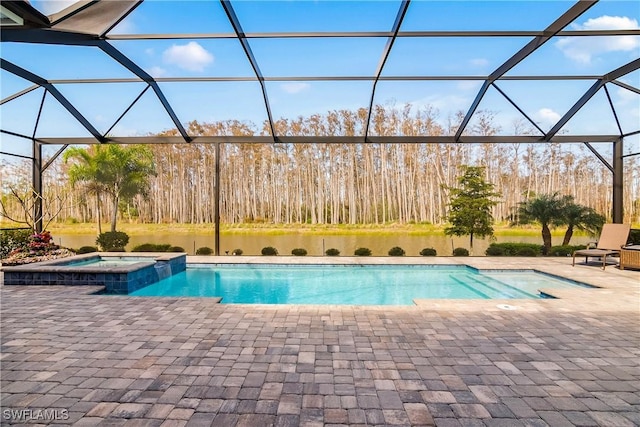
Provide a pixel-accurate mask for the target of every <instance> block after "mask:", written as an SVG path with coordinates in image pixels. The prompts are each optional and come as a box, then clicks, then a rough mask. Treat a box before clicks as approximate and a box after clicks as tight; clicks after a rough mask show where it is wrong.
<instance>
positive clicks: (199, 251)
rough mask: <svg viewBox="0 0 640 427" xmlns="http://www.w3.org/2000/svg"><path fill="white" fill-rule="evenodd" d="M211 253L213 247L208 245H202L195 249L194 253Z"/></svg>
mask: <svg viewBox="0 0 640 427" xmlns="http://www.w3.org/2000/svg"><path fill="white" fill-rule="evenodd" d="M211 254H213V249H211V248H210V247H208V246H203V247H201V248H198V249H197V250H196V255H211Z"/></svg>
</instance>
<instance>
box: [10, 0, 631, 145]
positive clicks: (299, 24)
mask: <svg viewBox="0 0 640 427" xmlns="http://www.w3.org/2000/svg"><path fill="white" fill-rule="evenodd" d="M70 3H73V2H67V1H47V2H44V1H32V4H33V5H34V6H35V7H37V8H38V9H39V10H41V11H42V12H43V13H45V14H50V13H55V12H57V11H59V10H61V9H62V8H64V7H65V6H67V5H68V4H70ZM573 3H574V2H569V1H535V2H525V1H495V2H487V1H440V2H438V1H415V0H414V1H412V3H411V5H410V6H409V10H408V12H407V15H406V17H405V20H404V22H403V25H402V27H401V31H421V30H532V31H535V30H541V29H544V28H545V27H547V26H548V25H549V24H550V23H551V22H553V21H554V20H555V19H556V18H557V17H558V16H560V15H561V14H562V13H563V12H564V11H565V10H567V9H568V8H569V7H570V6H571V5H572V4H573ZM232 4H233V7H234V9H235V11H236V14H237V16H238V18H239V20H240V22H241V24H242V26H243V29H244V31H245V32H247V33H260V32H297V31H389V30H390V29H391V27H392V24H393V21H394V19H395V15H396V12H397V10H398V7H399V4H400V2H399V1H356V2H348V1H342V2H336V1H334V2H327V1H281V2H270V1H234V2H233V3H232ZM639 21H640V6H639V5H638V3H637V2H635V1H626V0H625V1H613V0H602V1H601V2H599V3H598V4H596V5H595V6H593V7H592V8H591V9H590V10H588V11H587V12H586V13H585V14H583V15H582V16H581V17H580V18H579V19H578V20H577V21H576V22H574V23H573V24H571V25H570V26H569V27H568V28H567V29H568V30H581V29H582V30H585V29H587V30H588V29H639V28H640V26H639ZM181 32H185V33H223V34H225V33H226V34H228V33H231V32H232V27H231V25H230V24H229V22H228V20H227V18H226V15H225V14H224V11H223V9H222V7H221V5H220V4H219V2H217V1H204V0H203V1H186V2H184V1H182V2H175V1H145V2H144V3H143V4H142V5H141V6H139V7H138V8H137V9H136V10H135V11H134V12H133V13H132V14H131V15H130V16H129V17H128V18H127V19H125V20H124V21H123V22H122V23H121V24H120V25H119V26H118V27H116V28H115V29H114V31H112V33H111V34H146V33H181ZM529 40H530V37H500V38H498V37H484V38H447V39H444V38H406V37H405V38H399V39H397V41H396V44H395V45H394V48H393V50H392V52H391V54H390V56H389V58H388V60H387V63H386V66H385V68H384V70H383V73H382V75H383V76H386V77H392V76H408V75H428V76H444V75H453V76H486V75H488V74H490V73H491V72H492V71H493V70H494V69H496V68H497V67H499V66H500V65H501V64H502V63H503V62H504V61H505V60H507V59H508V58H509V57H510V56H512V55H513V54H514V53H515V52H517V51H518V50H519V49H520V48H521V47H522V46H524V45H525V44H526V43H527V42H528V41H529ZM112 43H113V45H114V46H115V47H116V48H117V49H119V50H120V51H122V52H123V53H124V54H125V55H126V56H128V57H130V58H131V59H132V60H134V61H135V62H137V63H138V64H139V65H140V66H141V67H142V68H143V69H145V70H146V71H147V72H148V73H150V74H151V75H153V76H156V77H199V76H202V77H211V76H214V77H229V76H241V77H252V76H253V71H252V69H251V67H250V65H249V62H248V61H247V59H246V56H245V55H244V52H243V51H242V48H241V46H240V44H239V43H238V42H237V40H234V39H222V40H205V39H183V40H145V41H113V42H112ZM249 43H250V45H251V48H252V50H253V52H254V55H255V58H256V60H257V61H258V63H259V65H260V68H261V71H262V73H263V75H265V76H267V77H285V78H286V77H295V76H327V77H330V76H371V75H373V74H374V73H375V70H376V68H377V66H378V62H379V60H380V55H381V52H382V49H383V47H384V45H385V43H386V39H385V38H334V39H322V40H321V39H313V38H294V39H275V40H274V39H250V40H249ZM0 48H1V54H2V57H3V58H5V59H7V60H9V61H11V62H14V63H15V64H17V65H19V66H21V67H23V68H26V69H28V70H30V71H32V72H34V73H36V74H38V75H40V76H42V77H44V78H47V79H72V78H119V77H124V78H131V77H134V75H133V74H131V73H130V72H129V71H128V70H127V69H125V68H124V67H122V66H120V65H119V64H117V63H115V62H114V61H112V60H111V59H110V58H109V57H107V56H106V55H105V54H103V53H102V52H101V51H99V50H98V49H94V48H83V47H66V46H42V45H21V44H15V43H2V45H1V46H0ZM639 56H640V36H624V37H607V38H593V37H562V38H554V39H553V40H551V41H549V42H548V43H547V44H545V45H544V46H542V47H541V48H540V49H539V50H538V51H536V52H535V53H534V54H532V55H531V56H529V57H528V58H526V59H525V60H524V61H523V62H522V63H520V64H519V65H518V66H516V67H515V68H513V69H512V70H510V71H509V72H508V73H507V75H508V76H524V75H534V76H537V75H548V74H555V75H570V74H571V75H573V74H577V75H586V76H590V75H601V74H604V73H606V72H609V71H611V70H613V69H615V68H617V67H619V66H622V65H624V64H626V63H628V62H630V61H632V60H634V59H636V58H638V57H639ZM0 79H1V80H0V92H1V94H0V95H1V97H2V98H6V97H7V96H10V95H11V94H13V93H15V92H17V91H19V90H22V89H24V88H26V87H29V86H31V83H29V82H26V81H24V80H22V79H20V78H17V77H15V76H12V75H11V74H10V73H7V72H6V71H2V74H0ZM620 80H622V81H623V82H625V83H627V84H630V85H632V86H635V87H636V88H637V87H640V72H638V71H636V72H634V73H632V74H630V75H627V76H626V77H624V78H622V79H620ZM481 83H482V82H481V81H468V80H456V81H428V82H415V81H414V82H398V81H396V82H394V81H381V82H380V83H379V84H378V87H377V91H376V98H375V102H376V103H381V104H393V103H395V104H396V105H399V106H401V105H403V104H405V103H411V104H412V105H414V106H415V107H416V108H421V107H425V106H432V107H434V108H436V109H437V111H438V112H439V117H440V120H441V121H442V122H445V121H446V118H447V117H448V116H450V115H452V114H454V113H455V112H456V111H459V110H461V111H464V112H466V111H467V110H468V108H469V106H470V104H471V102H472V101H473V99H474V97H475V95H476V93H477V91H478V89H479V87H480V85H481ZM592 83H593V80H571V81H568V80H565V81H542V80H541V81H529V82H523V81H516V80H512V81H503V82H498V86H499V87H500V89H502V90H503V91H504V92H505V93H507V95H508V96H509V97H510V98H511V99H512V100H513V101H515V102H516V103H517V104H518V105H519V106H520V107H521V108H522V109H523V110H524V111H525V112H526V113H527V114H528V115H529V116H530V117H531V118H533V119H534V120H535V121H536V122H537V123H539V125H540V127H541V128H542V129H543V130H548V129H550V128H551V127H552V126H553V125H554V124H555V122H556V121H557V120H558V119H559V118H560V117H562V115H563V114H564V113H565V112H566V111H567V110H568V109H569V108H570V107H571V106H572V105H573V104H574V103H575V101H577V99H579V97H580V96H581V95H582V93H584V91H585V90H586V89H587V88H588V87H589V86H590V85H591V84H592ZM371 85H372V82H370V81H369V82H368V81H357V82H354V81H349V82H326V81H305V82H299V81H278V82H267V85H266V87H267V92H268V96H269V100H270V101H271V107H272V113H273V115H274V118H275V119H278V118H281V117H283V118H289V119H295V118H296V117H298V116H299V115H310V114H313V113H324V112H326V111H329V110H334V109H343V108H346V109H356V108H360V107H367V106H368V103H369V96H370V91H371ZM160 87H161V88H162V90H163V91H164V93H165V95H166V97H167V99H169V101H170V102H171V103H172V104H173V106H174V108H175V110H176V113H177V115H178V117H179V119H180V121H181V122H183V123H186V122H188V121H191V120H199V121H208V122H212V121H218V120H227V119H238V120H244V121H251V122H253V123H255V124H256V126H257V127H258V128H259V127H261V123H262V121H263V120H264V119H265V118H266V111H265V108H264V105H263V103H262V95H261V92H260V86H259V84H258V83H256V82H233V83H227V82H214V83H166V82H165V83H160ZM58 88H59V90H60V91H61V92H62V93H63V94H64V95H65V96H66V97H67V98H68V99H69V100H71V101H72V102H73V103H74V104H75V105H76V106H77V107H78V109H79V110H80V112H81V113H82V114H83V115H84V116H85V117H86V118H87V119H88V120H89V121H90V122H91V123H92V124H93V125H94V126H95V127H96V128H97V129H98V130H99V131H101V132H105V131H106V130H108V129H109V128H111V126H112V125H113V123H114V121H115V120H116V119H117V117H118V116H119V115H120V114H121V112H122V111H123V110H124V109H125V108H126V107H127V106H128V105H129V104H130V103H131V102H132V101H133V100H134V99H135V98H136V97H137V96H138V95H139V94H140V93H141V91H142V90H143V89H144V85H143V84H141V83H117V84H85V85H68V84H60V85H58ZM610 94H611V97H612V101H613V103H614V105H615V106H616V108H617V111H618V114H619V117H618V118H619V119H620V121H621V123H622V126H623V131H625V132H631V131H635V130H638V129H640V119H639V117H640V95H638V94H636V93H633V92H631V91H629V90H626V89H623V88H621V87H618V86H610ZM41 100H42V90H37V91H34V92H32V93H30V94H28V95H25V96H23V97H21V98H18V99H17V100H15V101H11V102H9V103H6V104H4V105H3V106H1V107H0V119H1V121H2V128H3V129H6V130H10V131H13V132H18V133H23V134H27V135H31V133H32V132H33V123H34V122H35V111H36V110H37V108H38V106H39V105H40V102H41ZM98 100H99V102H98ZM479 108H480V109H485V110H490V111H493V112H495V113H496V116H495V117H496V123H497V124H498V125H499V126H501V128H502V129H501V131H500V132H499V133H501V134H511V133H512V128H513V121H514V120H515V119H517V118H520V117H521V115H520V113H518V111H517V110H515V109H514V107H513V106H511V105H510V104H509V103H508V102H507V101H506V100H505V98H504V97H502V95H500V94H499V93H498V92H497V91H495V90H494V89H491V90H490V91H489V92H488V93H487V95H486V96H485V98H484V100H483V102H482V103H481V104H480V107H479ZM172 127H173V124H172V123H171V121H170V120H169V117H168V116H167V114H166V112H165V111H164V110H163V109H162V108H161V106H160V104H159V103H158V101H157V98H156V97H155V95H154V93H153V92H152V91H151V90H149V91H147V92H146V93H145V94H144V95H143V96H142V98H141V99H140V101H139V102H138V103H136V105H134V107H133V108H132V109H131V111H130V112H129V113H128V114H127V115H126V116H125V117H124V118H123V119H122V120H121V121H120V122H119V123H118V124H117V125H116V126H115V127H114V128H113V129H112V130H111V134H113V135H117V136H134V135H145V134H148V133H153V132H159V131H162V130H164V129H168V128H172ZM567 130H568V131H570V132H572V133H576V134H586V133H602V134H611V133H616V127H615V124H614V122H613V116H612V113H611V109H610V108H609V106H608V101H607V99H606V96H605V94H604V92H602V91H601V93H598V94H597V95H596V96H595V97H594V98H593V99H592V101H591V102H590V103H589V104H588V105H587V106H586V107H585V109H584V111H582V112H581V113H580V114H579V115H577V116H576V117H575V118H574V119H573V120H571V121H570V122H569V123H568V125H567ZM36 134H37V136H87V135H88V133H87V131H86V130H85V129H84V128H83V127H82V126H80V125H79V124H77V123H74V120H73V119H72V118H70V116H69V114H68V113H67V112H66V111H64V109H63V108H62V107H60V106H59V105H58V104H57V102H56V101H55V100H53V99H52V98H51V97H47V100H46V101H45V106H44V110H43V115H42V117H41V121H40V125H39V127H38V131H37V133H36ZM1 137H2V145H3V148H2V150H3V151H14V150H21V149H19V148H14V147H18V145H16V143H14V142H13V138H9V137H7V136H6V135H2V136H1ZM20 145H22V144H20ZM26 145H28V144H26ZM633 145H636V146H637V147H640V139H639V138H638V137H633V138H631V139H630V144H627V146H631V147H633ZM8 147H10V148H8ZM632 149H633V148H631V149H630V150H632ZM635 151H638V149H636V150H635Z"/></svg>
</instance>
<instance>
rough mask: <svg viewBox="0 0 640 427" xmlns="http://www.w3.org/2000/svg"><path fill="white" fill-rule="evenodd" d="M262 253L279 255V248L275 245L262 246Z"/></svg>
mask: <svg viewBox="0 0 640 427" xmlns="http://www.w3.org/2000/svg"><path fill="white" fill-rule="evenodd" d="M260 253H261V254H262V255H278V250H277V249H276V248H274V247H273V246H267V247H264V248H262V251H261V252H260Z"/></svg>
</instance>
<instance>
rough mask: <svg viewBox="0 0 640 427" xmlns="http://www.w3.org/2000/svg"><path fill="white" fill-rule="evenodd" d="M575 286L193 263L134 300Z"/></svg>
mask: <svg viewBox="0 0 640 427" xmlns="http://www.w3.org/2000/svg"><path fill="white" fill-rule="evenodd" d="M576 286H579V284H577V283H576V282H571V281H567V280H561V279H558V278H555V277H553V276H549V275H546V274H542V273H537V272H534V271H531V270H525V271H513V270H510V271H506V270H503V271H500V270H490V271H479V270H476V269H474V268H471V267H467V266H443V265H393V266H390V265H364V266H362V265H359V266H349V265H321V266H319V265H315V266H311V265H260V264H241V265H238V264H235V265H212V264H189V265H188V268H187V269H186V270H185V271H183V272H181V273H179V274H176V275H173V276H171V277H169V278H166V279H163V280H161V281H159V282H156V283H153V284H151V285H149V286H146V287H144V288H142V289H138V290H136V291H135V292H132V293H130V295H134V296H190V297H222V303H223V304H339V305H413V300H414V299H434V298H435V299H442V298H447V299H513V298H527V299H532V298H543V297H544V296H543V295H541V294H540V292H539V291H538V290H539V289H540V288H574V287H576ZM584 286H586V285H584Z"/></svg>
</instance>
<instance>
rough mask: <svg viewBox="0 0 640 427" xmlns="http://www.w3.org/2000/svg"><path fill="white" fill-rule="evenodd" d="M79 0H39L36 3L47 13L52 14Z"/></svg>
mask: <svg viewBox="0 0 640 427" xmlns="http://www.w3.org/2000/svg"><path fill="white" fill-rule="evenodd" d="M77 1H78V0H48V1H39V2H37V3H36V5H37V6H38V7H39V9H40V10H41V11H42V13H44V14H45V15H52V14H54V13H58V12H61V11H62V10H64V9H66V8H67V7H69V6H71V5H72V4H74V3H76V2H77Z"/></svg>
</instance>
